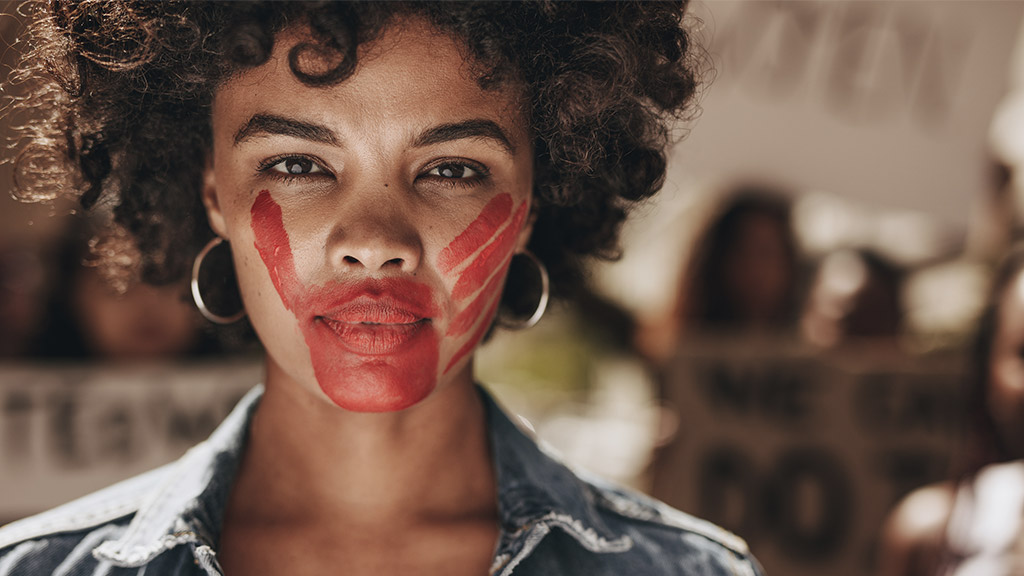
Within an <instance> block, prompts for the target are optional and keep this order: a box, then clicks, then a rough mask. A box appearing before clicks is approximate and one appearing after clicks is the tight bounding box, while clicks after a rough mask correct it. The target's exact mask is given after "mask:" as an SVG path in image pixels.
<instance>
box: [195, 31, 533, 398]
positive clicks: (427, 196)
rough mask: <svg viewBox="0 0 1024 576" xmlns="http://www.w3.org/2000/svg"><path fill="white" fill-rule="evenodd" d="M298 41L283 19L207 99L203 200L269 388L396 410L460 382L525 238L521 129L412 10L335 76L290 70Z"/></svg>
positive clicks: (527, 161) (505, 97)
mask: <svg viewBox="0 0 1024 576" xmlns="http://www.w3.org/2000/svg"><path fill="white" fill-rule="evenodd" d="M305 39H307V37H306V36H305V32H304V31H303V30H301V29H297V28H292V29H288V30H286V31H285V32H283V33H282V34H280V35H279V36H278V38H277V39H276V42H275V46H274V52H273V54H272V56H271V58H270V59H269V60H268V62H267V63H266V64H264V65H262V66H260V67H258V68H255V69H251V70H249V71H246V72H244V73H243V74H240V75H238V76H236V77H233V78H232V79H231V80H230V81H228V82H227V83H226V84H224V85H223V86H222V87H221V88H220V89H219V90H218V91H217V93H216V94H215V98H214V103H213V140H214V142H213V158H212V161H211V164H210V167H209V168H208V170H207V176H206V185H205V190H204V200H205V202H206V204H207V207H208V212H209V216H210V221H211V225H212V226H213V228H214V230H215V231H216V232H217V233H218V234H220V235H221V236H223V237H224V238H226V239H227V240H229V241H230V243H231V249H232V253H233V256H234V259H235V266H236V268H237V272H238V278H239V285H240V289H241V293H242V297H243V300H244V301H245V306H246V310H247V311H248V315H249V318H250V319H251V321H252V323H253V326H254V327H255V329H256V331H257V333H258V334H259V336H260V339H261V340H262V342H263V344H264V345H265V347H266V349H267V352H268V356H269V359H268V360H269V363H270V366H269V372H270V375H269V376H268V385H270V384H271V381H272V380H273V379H274V377H275V375H278V376H280V377H283V378H285V379H287V380H290V381H293V382H296V383H298V384H300V385H301V386H302V388H303V389H306V390H309V391H312V392H313V393H315V394H318V395H321V397H322V396H326V398H328V399H329V400H331V401H332V402H334V403H335V404H336V405H338V406H341V407H342V408H345V409H349V410H355V411H373V412H378V411H392V410H401V409H403V408H406V407H409V406H411V405H413V404H415V403H417V402H419V401H420V400H422V399H424V398H426V397H427V396H428V395H430V394H431V393H432V392H433V391H434V390H435V389H438V388H440V387H444V386H448V385H450V384H451V383H452V382H455V381H461V382H464V383H467V384H468V383H469V382H470V381H471V370H472V368H471V364H470V359H471V357H472V353H473V350H474V348H475V347H476V345H477V344H478V343H479V341H480V339H481V338H482V336H483V333H484V331H485V330H486V329H487V327H488V326H489V324H490V322H491V318H492V317H493V315H494V312H495V309H496V306H497V303H498V300H499V298H500V295H501V294H500V293H501V288H502V285H503V284H504V277H505V272H506V269H507V265H508V262H509V260H510V259H511V257H512V254H513V253H515V252H516V251H518V250H521V249H522V248H524V247H525V245H526V241H527V239H528V236H529V224H528V220H529V212H530V194H531V190H532V181H533V171H532V167H533V150H532V147H531V142H530V138H529V134H528V130H527V127H526V123H525V121H524V118H523V115H522V112H521V109H522V107H521V103H520V101H519V100H518V98H517V96H518V95H517V94H514V93H513V92H512V91H510V90H507V89H505V90H494V91H484V90H482V89H480V88H479V87H478V85H477V83H476V81H475V78H474V76H473V75H472V70H471V66H470V64H469V63H467V62H466V61H465V60H464V58H463V56H462V51H461V47H460V46H459V45H457V44H456V43H455V41H453V40H452V39H451V38H449V37H448V36H446V35H444V34H441V33H439V32H437V31H435V30H434V29H433V28H431V27H430V26H429V25H427V24H425V23H423V22H420V21H417V20H410V21H402V22H398V23H396V24H394V25H392V26H391V27H390V28H389V29H388V30H386V31H385V32H384V33H383V34H382V35H381V36H380V37H379V39H378V40H376V41H375V42H373V43H371V44H367V45H364V46H361V47H360V51H359V63H358V67H357V69H356V71H355V73H354V74H353V75H352V76H351V77H349V78H348V79H346V80H345V81H343V82H341V83H339V84H337V85H333V86H329V87H321V88H312V87H308V86H306V85H304V84H302V83H301V82H300V81H298V80H297V79H296V78H295V76H294V75H293V74H292V72H291V69H290V67H289V65H288V51H289V49H291V48H292V46H294V45H295V44H296V43H298V42H300V41H302V40H305ZM300 64H301V65H308V66H309V67H310V68H315V66H316V65H317V62H315V61H310V62H302V61H301V60H300ZM300 67H304V66H300Z"/></svg>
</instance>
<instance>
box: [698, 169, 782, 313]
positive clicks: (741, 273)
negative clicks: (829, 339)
mask: <svg viewBox="0 0 1024 576" xmlns="http://www.w3.org/2000/svg"><path fill="white" fill-rule="evenodd" d="M797 272H798V262H797V250H796V241H795V239H794V236H793V227H792V224H791V221H790V202H789V200H787V199H786V197H785V196H784V195H783V194H782V193H780V192H778V191H776V190H773V189H771V188H768V187H765V186H756V185H744V186H740V187H737V188H735V189H733V190H732V191H731V192H730V193H729V194H728V195H727V198H726V200H725V201H724V202H723V205H722V207H721V209H720V211H719V213H718V215H717V217H716V218H715V219H714V220H713V221H712V222H711V223H710V224H709V225H708V228H707V231H706V232H705V233H704V235H703V237H702V238H701V239H700V240H699V241H698V244H697V246H696V249H695V251H694V256H693V258H692V260H691V261H690V264H689V266H688V267H687V272H686V276H685V278H684V283H683V289H682V292H681V294H680V305H679V309H680V312H679V318H680V322H681V325H682V330H683V331H684V332H698V333H700V332H732V333H738V332H762V331H767V332H790V331H792V330H793V328H794V327H795V322H796V314H797V310H798V306H799V302H798V290H797V288H798V283H797V279H798V276H797Z"/></svg>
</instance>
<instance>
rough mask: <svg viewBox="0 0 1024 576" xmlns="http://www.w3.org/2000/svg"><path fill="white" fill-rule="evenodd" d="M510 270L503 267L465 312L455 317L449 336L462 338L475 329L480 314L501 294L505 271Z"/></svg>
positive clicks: (506, 266) (449, 328) (449, 329)
mask: <svg viewBox="0 0 1024 576" xmlns="http://www.w3.org/2000/svg"><path fill="white" fill-rule="evenodd" d="M507 269H508V264H506V265H505V266H502V268H501V270H499V271H498V273H497V274H495V275H494V276H493V277H492V278H491V280H490V282H488V283H487V286H485V287H484V289H483V290H482V291H481V292H480V294H479V295H477V297H476V298H474V299H473V301H472V302H471V303H470V304H469V306H467V307H466V309H465V310H463V311H462V312H459V315H458V316H456V317H455V320H454V321H453V322H452V324H451V326H449V327H448V335H449V336H462V335H463V334H465V333H466V332H469V329H470V328H472V327H473V324H474V323H475V322H476V320H477V319H478V318H480V313H481V312H483V311H484V306H486V305H487V303H488V302H489V301H490V300H491V298H493V297H494V295H495V294H498V293H500V292H501V287H502V285H503V284H504V282H505V271H506V270H507Z"/></svg>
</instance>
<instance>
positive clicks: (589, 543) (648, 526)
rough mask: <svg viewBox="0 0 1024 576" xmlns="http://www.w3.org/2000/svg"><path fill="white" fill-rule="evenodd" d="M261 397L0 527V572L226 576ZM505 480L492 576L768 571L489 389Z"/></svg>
mask: <svg viewBox="0 0 1024 576" xmlns="http://www.w3.org/2000/svg"><path fill="white" fill-rule="evenodd" d="M261 395H262V387H257V388H255V389H253V390H252V391H251V392H249V394H247V395H246V397H245V398H244V399H243V400H242V401H241V402H240V403H239V405H238V407H236V408H235V409H234V411H232V413H231V414H230V415H229V416H228V418H227V419H226V420H225V421H224V422H223V423H222V424H221V425H220V426H219V427H218V428H217V430H216V431H215V432H214V433H213V434H212V435H211V436H210V438H209V439H207V440H206V441H205V442H203V443H201V444H199V445H198V446H196V447H194V448H192V449H191V450H190V451H189V452H188V453H186V454H185V455H184V456H182V458H181V459H179V460H178V461H177V462H174V463H171V464H168V465H166V466H164V467H162V468H158V469H156V470H153V471H150V472H147V473H145V474H142V475H140V476H137V477H135V478H132V479H129V480H126V481H124V482H121V483H119V484H115V485H114V486H111V487H109V488H106V489H104V490H101V491H99V492H96V493H94V494H91V495H89V496H85V497H83V498H81V499H79V500H76V501H74V502H71V503H69V504H65V505H63V506H60V507H58V508H55V509H53V510H50V511H48V512H44V513H42V514H39V515H37V516H34V517H31V518H27V519H25V520H20V521H17V522H14V523H12V524H9V525H7V526H6V527H4V528H0V576H8V575H14V574H17V575H26V574H32V575H35V574H48V575H50V574H52V575H53V576H86V575H96V576H98V575H104V576H126V575H137V576H142V575H143V574H146V575H150V576H155V575H160V576H169V575H196V576H200V575H220V574H222V571H221V568H220V565H219V563H218V562H217V553H216V544H217V541H218V538H219V533H220V527H221V524H222V521H223V514H224V508H225V506H226V503H227V499H228V493H229V491H230V489H231V484H232V481H233V479H234V476H235V473H236V470H237V467H238V462H239V459H240V457H241V454H242V451H243V449H244V447H245V441H246V437H247V434H248V428H249V422H250V420H251V418H252V414H253V412H254V410H255V408H256V406H257V404H258V403H259V398H260V396H261ZM481 395H482V397H483V398H484V403H485V405H486V412H487V419H488V433H489V436H490V442H491V449H492V454H493V458H494V465H495V469H496V472H497V478H498V511H499V519H500V522H501V527H500V528H501V530H500V538H499V541H498V544H497V548H496V550H495V553H494V560H493V564H492V566H491V569H490V574H491V575H500V576H507V575H509V574H515V575H524V574H565V575H574V574H586V575H588V576H593V575H602V574H607V575H617V576H621V575H646V574H687V575H701V576H712V575H713V576H718V575H742V576H756V575H760V574H761V571H760V568H759V567H758V566H757V563H756V562H755V561H754V560H753V558H752V557H751V555H750V553H749V552H748V551H747V547H746V544H745V543H744V542H743V540H741V539H740V538H738V537H736V536H733V535H732V534H729V533H728V532H725V531H724V530H722V529H720V528H717V527H716V526H714V525H712V524H710V523H708V522H704V521H702V520H698V519H696V518H693V517H691V516H688V515H686V514H683V513H682V512H679V511H676V510H673V509H671V508H669V507H668V506H666V505H664V504H662V503H660V502H657V501H655V500H652V499H650V498H647V497H645V496H642V495H639V494H636V493H633V492H629V491H626V490H623V489H620V488H615V487H612V486H609V485H605V484H604V483H602V482H600V481H598V480H596V479H590V478H587V479H584V476H583V475H582V474H579V473H574V472H572V471H570V470H569V469H568V468H567V467H566V466H565V465H564V464H562V463H560V462H558V461H557V460H556V459H554V458H553V457H551V456H549V455H547V454H546V453H545V452H544V451H543V450H542V449H541V448H540V447H539V446H538V445H537V443H535V442H534V441H533V440H532V439H531V438H529V437H528V436H527V435H525V434H524V433H523V432H522V431H520V430H519V428H517V427H516V426H515V425H514V424H513V423H512V422H511V421H510V420H509V419H508V417H506V416H505V414H504V413H503V412H502V410H501V409H500V408H499V407H498V406H497V404H495V402H494V400H492V399H491V398H490V396H489V395H488V394H487V393H486V392H483V390H482V389H481Z"/></svg>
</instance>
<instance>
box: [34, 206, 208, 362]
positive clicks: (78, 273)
mask: <svg viewBox="0 0 1024 576" xmlns="http://www.w3.org/2000/svg"><path fill="white" fill-rule="evenodd" d="M95 220H96V219H95V218H89V217H88V216H85V215H75V216H73V217H71V218H70V219H69V222H68V223H67V230H66V231H65V233H64V236H63V238H62V239H61V241H60V245H59V247H58V255H57V270H56V281H55V282H54V283H53V286H54V289H53V291H52V295H51V297H50V303H49V305H48V307H47V312H46V315H45V318H46V320H45V322H43V328H42V330H41V332H40V333H39V335H38V337H37V338H36V339H35V342H34V345H33V347H32V350H31V351H30V352H29V355H31V356H33V357H36V358H60V359H87V358H96V359H105V360H116V361H128V360H154V359H160V358H170V357H176V356H185V355H189V356H200V355H209V354H214V353H217V352H219V351H220V345H219V343H218V341H217V338H216V337H215V335H214V333H213V332H212V330H210V329H204V325H203V318H202V316H201V315H200V314H199V312H198V311H197V310H196V308H195V306H194V305H193V303H192V296H191V294H190V293H189V285H188V278H187V277H186V278H182V279H179V280H176V281H173V282H170V283H168V284H164V285H160V286H154V285H151V284H147V283H143V282H139V281H138V280H137V279H136V278H135V275H136V273H135V271H134V270H132V268H131V266H130V265H127V264H125V263H124V262H123V259H122V262H121V263H120V264H121V265H117V264H114V265H108V266H103V265H101V260H102V258H103V257H102V255H101V254H102V253H103V252H105V251H106V252H109V251H111V250H113V251H117V252H124V253H129V254H130V253H131V250H130V247H128V246H126V244H128V242H129V240H128V239H127V238H123V237H122V238H117V237H113V235H112V234H111V229H110V228H106V229H105V228H104V227H103V226H102V225H101V224H99V223H98V222H96V221H95Z"/></svg>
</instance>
